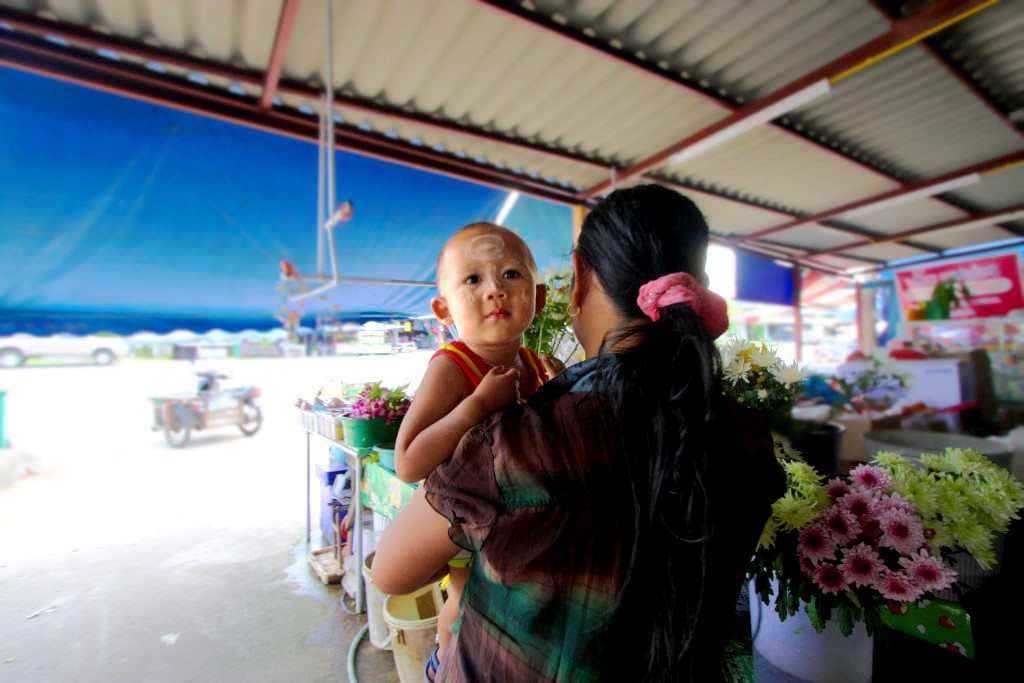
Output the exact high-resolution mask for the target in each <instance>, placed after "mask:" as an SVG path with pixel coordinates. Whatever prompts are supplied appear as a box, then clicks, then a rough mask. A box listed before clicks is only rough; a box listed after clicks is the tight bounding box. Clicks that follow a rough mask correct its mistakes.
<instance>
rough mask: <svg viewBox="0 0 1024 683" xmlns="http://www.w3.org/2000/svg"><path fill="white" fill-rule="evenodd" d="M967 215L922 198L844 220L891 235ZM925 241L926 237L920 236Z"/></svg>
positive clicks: (945, 205) (933, 200) (953, 208)
mask: <svg viewBox="0 0 1024 683" xmlns="http://www.w3.org/2000/svg"><path fill="white" fill-rule="evenodd" d="M966 215H967V212H966V211H963V210H961V209H958V208H956V207H953V206H950V205H949V204H944V203H943V202H940V201H937V200H935V199H922V200H919V201H916V202H908V203H906V204H900V205H898V206H891V207H889V208H887V209H882V210H880V211H872V212H871V213H867V214H861V215H857V216H854V217H852V218H850V219H849V220H847V219H842V220H843V221H844V222H850V223H854V224H856V225H859V226H862V227H864V228H867V229H868V230H872V231H874V232H880V233H885V234H887V235H891V234H893V233H897V232H903V231H904V230H910V229H913V228H918V227H921V226H922V225H933V224H935V223H942V222H944V221H951V220H954V219H957V218H962V217H964V216H966ZM922 241H925V242H927V241H928V239H927V237H925V238H922Z"/></svg>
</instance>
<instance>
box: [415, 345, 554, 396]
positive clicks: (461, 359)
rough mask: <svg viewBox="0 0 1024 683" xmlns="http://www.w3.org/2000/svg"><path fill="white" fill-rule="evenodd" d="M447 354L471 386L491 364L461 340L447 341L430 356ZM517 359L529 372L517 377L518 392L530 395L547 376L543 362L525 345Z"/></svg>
mask: <svg viewBox="0 0 1024 683" xmlns="http://www.w3.org/2000/svg"><path fill="white" fill-rule="evenodd" d="M438 356H447V357H448V358H451V359H452V360H453V361H455V364H456V365H458V366H459V369H460V370H462V373H463V374H464V375H465V376H466V379H468V380H469V381H470V382H471V383H472V384H473V386H474V387H475V386H477V385H479V384H480V382H481V380H483V378H484V375H486V374H487V373H488V371H489V370H490V369H491V365H490V364H489V363H488V362H487V361H485V360H484V359H483V358H481V357H480V356H478V355H477V354H476V353H474V352H473V349H471V348H469V346H468V345H467V344H466V343H465V342H462V341H453V342H448V343H447V344H445V345H443V346H442V347H441V348H439V349H438V350H437V351H436V352H435V353H434V355H433V356H432V357H431V359H433V358H437V357H438ZM519 360H520V362H521V363H522V365H523V367H524V368H526V369H527V370H529V373H525V374H523V375H522V376H521V377H520V379H519V393H520V394H521V395H522V396H523V397H528V396H532V395H533V394H534V392H536V391H537V389H539V388H540V387H541V385H542V384H544V383H545V382H546V381H547V380H548V379H549V378H548V376H547V373H546V372H545V371H544V364H543V363H541V361H540V358H538V357H537V354H536V353H534V352H533V351H532V350H531V349H528V348H526V347H525V346H523V347H521V348H520V349H519Z"/></svg>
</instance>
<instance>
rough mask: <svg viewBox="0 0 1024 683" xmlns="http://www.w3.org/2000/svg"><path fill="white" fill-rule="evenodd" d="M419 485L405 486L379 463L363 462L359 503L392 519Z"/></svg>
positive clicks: (396, 476)
mask: <svg viewBox="0 0 1024 683" xmlns="http://www.w3.org/2000/svg"><path fill="white" fill-rule="evenodd" d="M417 488H419V484H407V483H405V482H404V481H402V480H401V479H399V478H398V475H397V474H395V473H394V472H392V471H391V470H389V469H388V468H387V467H384V466H383V465H381V464H380V463H376V462H369V461H368V460H364V461H363V476H362V487H361V488H360V498H359V501H360V502H361V503H362V505H363V507H367V508H369V509H371V510H373V511H374V512H376V513H378V514H380V515H383V516H385V517H387V518H388V519H394V518H395V516H396V515H398V512H399V510H401V509H402V508H404V507H405V506H406V505H408V504H409V500H410V499H411V498H412V494H413V492H414V491H415V490H416V489H417Z"/></svg>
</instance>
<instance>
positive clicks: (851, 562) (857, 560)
mask: <svg viewBox="0 0 1024 683" xmlns="http://www.w3.org/2000/svg"><path fill="white" fill-rule="evenodd" d="M883 566H884V565H883V564H882V559H881V558H880V557H879V556H878V553H877V552H876V551H875V549H874V548H872V547H871V546H869V545H867V544H866V543H859V544H857V545H855V546H853V547H852V548H850V549H848V550H847V551H846V552H844V553H843V562H842V564H840V565H839V568H840V569H842V570H843V573H844V574H845V575H846V578H847V580H848V581H849V582H850V583H855V584H860V585H861V586H873V585H874V584H875V582H876V581H878V579H879V577H880V576H881V572H882V569H883Z"/></svg>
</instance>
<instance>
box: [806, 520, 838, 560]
mask: <svg viewBox="0 0 1024 683" xmlns="http://www.w3.org/2000/svg"><path fill="white" fill-rule="evenodd" d="M797 550H798V552H799V553H800V556H801V557H806V558H807V559H808V560H811V561H813V562H818V561H820V560H830V559H832V558H833V557H835V554H836V546H835V543H833V542H832V539H830V538H829V537H828V534H827V533H826V532H825V530H824V529H822V528H821V526H820V525H818V524H812V525H811V526H809V527H806V528H805V529H804V530H803V531H801V532H800V542H799V543H798V545H797Z"/></svg>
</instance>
